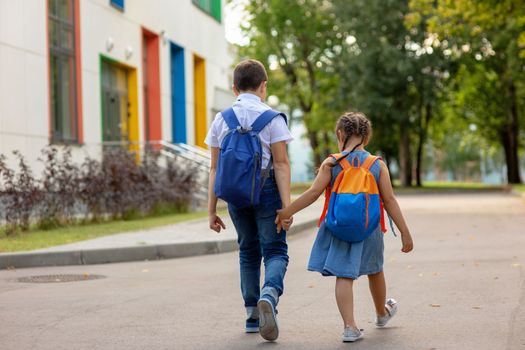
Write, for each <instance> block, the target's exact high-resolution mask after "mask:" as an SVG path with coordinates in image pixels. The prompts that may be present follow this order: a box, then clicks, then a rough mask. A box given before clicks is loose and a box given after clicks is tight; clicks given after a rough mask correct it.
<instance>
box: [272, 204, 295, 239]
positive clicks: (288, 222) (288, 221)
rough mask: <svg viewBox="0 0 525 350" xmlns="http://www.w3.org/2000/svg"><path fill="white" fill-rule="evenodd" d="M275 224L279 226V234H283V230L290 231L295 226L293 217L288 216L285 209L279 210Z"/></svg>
mask: <svg viewBox="0 0 525 350" xmlns="http://www.w3.org/2000/svg"><path fill="white" fill-rule="evenodd" d="M275 224H276V225H277V233H279V232H281V230H282V229H284V230H286V231H288V230H289V229H290V227H291V226H292V224H293V217H291V216H288V215H287V214H286V211H285V209H279V210H277V216H276V218H275Z"/></svg>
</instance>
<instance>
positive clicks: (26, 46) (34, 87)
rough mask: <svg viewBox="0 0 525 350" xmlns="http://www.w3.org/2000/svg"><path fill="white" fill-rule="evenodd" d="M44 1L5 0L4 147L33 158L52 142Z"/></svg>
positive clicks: (1, 31)
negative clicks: (49, 138) (48, 116)
mask: <svg viewBox="0 0 525 350" xmlns="http://www.w3.org/2000/svg"><path fill="white" fill-rule="evenodd" d="M44 13H45V2H44V1H38V0H32V1H12V0H0V153H3V154H5V155H9V154H10V153H11V151H13V150H19V151H20V152H22V153H23V154H25V155H28V157H29V158H30V159H29V160H30V161H31V162H32V163H34V162H35V161H36V158H37V157H38V154H39V150H40V149H41V148H42V147H44V146H45V145H46V144H47V142H48V137H49V124H48V123H49V122H48V118H47V115H48V110H49V99H48V73H47V65H48V62H47V49H46V18H45V16H43V15H42V14H44Z"/></svg>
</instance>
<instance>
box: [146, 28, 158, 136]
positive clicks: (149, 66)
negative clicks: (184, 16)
mask: <svg viewBox="0 0 525 350" xmlns="http://www.w3.org/2000/svg"><path fill="white" fill-rule="evenodd" d="M142 40H143V50H145V52H143V55H144V54H145V55H146V65H145V67H143V71H144V73H145V80H144V81H143V83H144V84H146V86H147V89H146V90H145V94H144V112H145V113H144V116H145V120H144V122H145V126H146V127H145V139H146V140H148V141H159V140H161V139H162V125H161V108H160V57H159V36H158V35H156V34H154V33H152V32H150V31H148V30H146V29H142Z"/></svg>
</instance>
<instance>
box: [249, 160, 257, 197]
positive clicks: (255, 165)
mask: <svg viewBox="0 0 525 350" xmlns="http://www.w3.org/2000/svg"><path fill="white" fill-rule="evenodd" d="M258 166H259V154H258V153H257V154H255V162H254V163H253V174H252V193H251V196H250V203H251V204H253V197H254V196H255V176H256V174H257V167H258Z"/></svg>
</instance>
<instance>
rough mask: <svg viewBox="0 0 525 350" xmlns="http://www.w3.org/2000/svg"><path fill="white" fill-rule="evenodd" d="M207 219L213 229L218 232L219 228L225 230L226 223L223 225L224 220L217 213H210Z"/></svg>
mask: <svg viewBox="0 0 525 350" xmlns="http://www.w3.org/2000/svg"><path fill="white" fill-rule="evenodd" d="M209 221H210V228H211V229H212V230H213V231H215V232H217V233H220V232H221V228H222V229H224V230H226V225H224V222H223V221H222V219H221V218H220V217H219V216H218V215H217V214H210V215H209Z"/></svg>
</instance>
